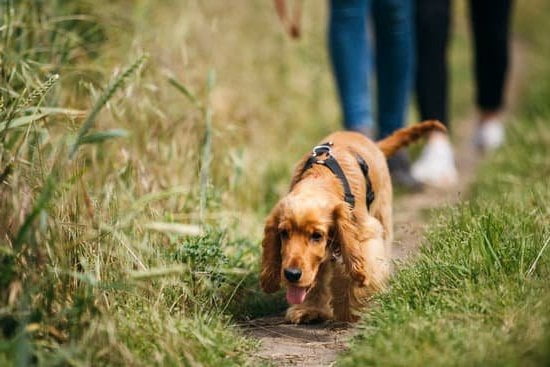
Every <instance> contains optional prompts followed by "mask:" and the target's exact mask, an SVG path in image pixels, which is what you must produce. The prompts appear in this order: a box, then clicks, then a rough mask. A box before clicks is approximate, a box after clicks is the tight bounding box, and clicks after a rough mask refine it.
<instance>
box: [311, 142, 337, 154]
mask: <svg viewBox="0 0 550 367" xmlns="http://www.w3.org/2000/svg"><path fill="white" fill-rule="evenodd" d="M333 145H334V143H333V142H331V141H329V142H327V143H324V144H321V145H317V146H315V147H313V151H312V154H311V155H312V156H313V157H317V156H318V155H321V154H323V153H326V154H328V155H329V156H331V155H332V149H331V147H332V146H333Z"/></svg>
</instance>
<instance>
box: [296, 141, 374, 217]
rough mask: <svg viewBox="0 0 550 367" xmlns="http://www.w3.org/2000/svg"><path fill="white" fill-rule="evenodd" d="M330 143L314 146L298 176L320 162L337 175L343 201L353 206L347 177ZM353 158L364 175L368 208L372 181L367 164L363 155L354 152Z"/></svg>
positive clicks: (353, 202)
mask: <svg viewBox="0 0 550 367" xmlns="http://www.w3.org/2000/svg"><path fill="white" fill-rule="evenodd" d="M332 145H334V144H333V143H332V142H327V143H324V144H321V145H317V146H316V147H314V148H313V153H312V154H311V157H309V159H308V160H307V161H306V163H305V164H304V167H303V168H302V172H301V173H300V177H301V176H302V175H303V174H304V172H305V171H307V170H308V169H310V168H311V167H312V166H313V165H314V164H321V165H323V166H325V167H327V168H328V169H329V170H330V171H331V172H332V173H333V174H334V175H335V176H336V177H338V179H339V180H340V182H341V183H342V186H343V187H344V201H345V202H346V203H348V204H349V205H350V206H351V208H353V207H355V196H354V195H353V193H352V192H351V187H350V185H349V182H348V179H347V178H346V175H345V174H344V171H343V170H342V167H340V164H338V161H337V160H336V158H334V156H333V155H332V149H331V147H332ZM321 155H324V156H325V157H324V158H321V157H320V156H321ZM355 159H357V164H359V167H360V168H361V172H363V176H364V177H365V182H366V186H367V187H366V189H367V190H366V191H367V197H366V201H367V209H370V206H371V204H372V202H373V201H374V191H373V190H372V182H371V180H370V177H369V166H368V165H367V162H365V160H364V159H363V157H361V156H360V155H359V154H357V153H355Z"/></svg>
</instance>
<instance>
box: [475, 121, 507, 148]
mask: <svg viewBox="0 0 550 367" xmlns="http://www.w3.org/2000/svg"><path fill="white" fill-rule="evenodd" d="M503 143H504V125H503V124H502V122H501V121H500V120H499V119H496V118H494V119H490V120H487V121H485V122H483V123H480V124H479V125H478V128H477V131H476V133H475V135H474V145H475V146H476V147H477V148H478V149H479V150H481V151H484V152H488V151H492V150H495V149H497V148H498V147H500V146H501V145H502V144H503Z"/></svg>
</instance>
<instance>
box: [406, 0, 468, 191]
mask: <svg viewBox="0 0 550 367" xmlns="http://www.w3.org/2000/svg"><path fill="white" fill-rule="evenodd" d="M450 11H451V1H450V0H417V2H416V53H417V59H416V62H417V69H416V98H417V102H418V109H419V112H420V118H421V120H427V119H437V120H439V121H441V122H443V123H444V124H445V125H446V126H447V127H449V117H448V71H447V69H448V67H447V65H448V61H447V45H448V39H449V28H450V20H451V16H450ZM412 176H413V177H414V178H416V179H417V180H419V181H421V182H423V183H426V184H430V185H433V186H440V187H441V186H443V187H444V186H450V185H453V184H454V183H455V182H456V180H457V171H456V167H455V160H454V153H453V148H452V145H451V142H450V140H449V138H448V136H447V135H445V134H442V133H439V132H436V133H432V134H430V136H429V138H428V142H427V144H426V145H425V147H424V149H423V151H422V153H421V155H420V158H419V159H418V161H416V162H415V163H414V164H413V166H412Z"/></svg>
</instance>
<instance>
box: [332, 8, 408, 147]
mask: <svg viewBox="0 0 550 367" xmlns="http://www.w3.org/2000/svg"><path fill="white" fill-rule="evenodd" d="M413 20H414V18H413V0H330V20H329V22H330V24H329V34H328V38H329V50H330V58H331V61H332V65H333V70H334V75H335V79H336V84H337V87H338V93H339V97H340V103H341V106H342V114H343V118H344V125H345V127H346V129H349V130H357V131H365V130H368V129H369V128H372V127H373V120H374V119H373V113H372V106H371V89H372V88H371V77H370V76H371V70H373V68H374V69H375V70H376V85H377V89H376V90H377V99H376V101H377V111H376V112H377V117H378V118H377V121H378V135H379V137H381V138H382V137H385V136H387V135H389V134H391V133H392V132H393V131H395V130H396V129H399V128H401V127H403V125H404V121H405V114H406V110H407V106H408V101H409V95H410V91H411V87H412V86H411V84H412V80H413V67H414V47H413V46H414V45H413V42H414V34H413V30H414V25H413ZM371 22H372V26H371ZM369 30H372V37H370V34H369ZM373 42H374V45H373ZM374 62H376V65H373V64H374Z"/></svg>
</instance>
